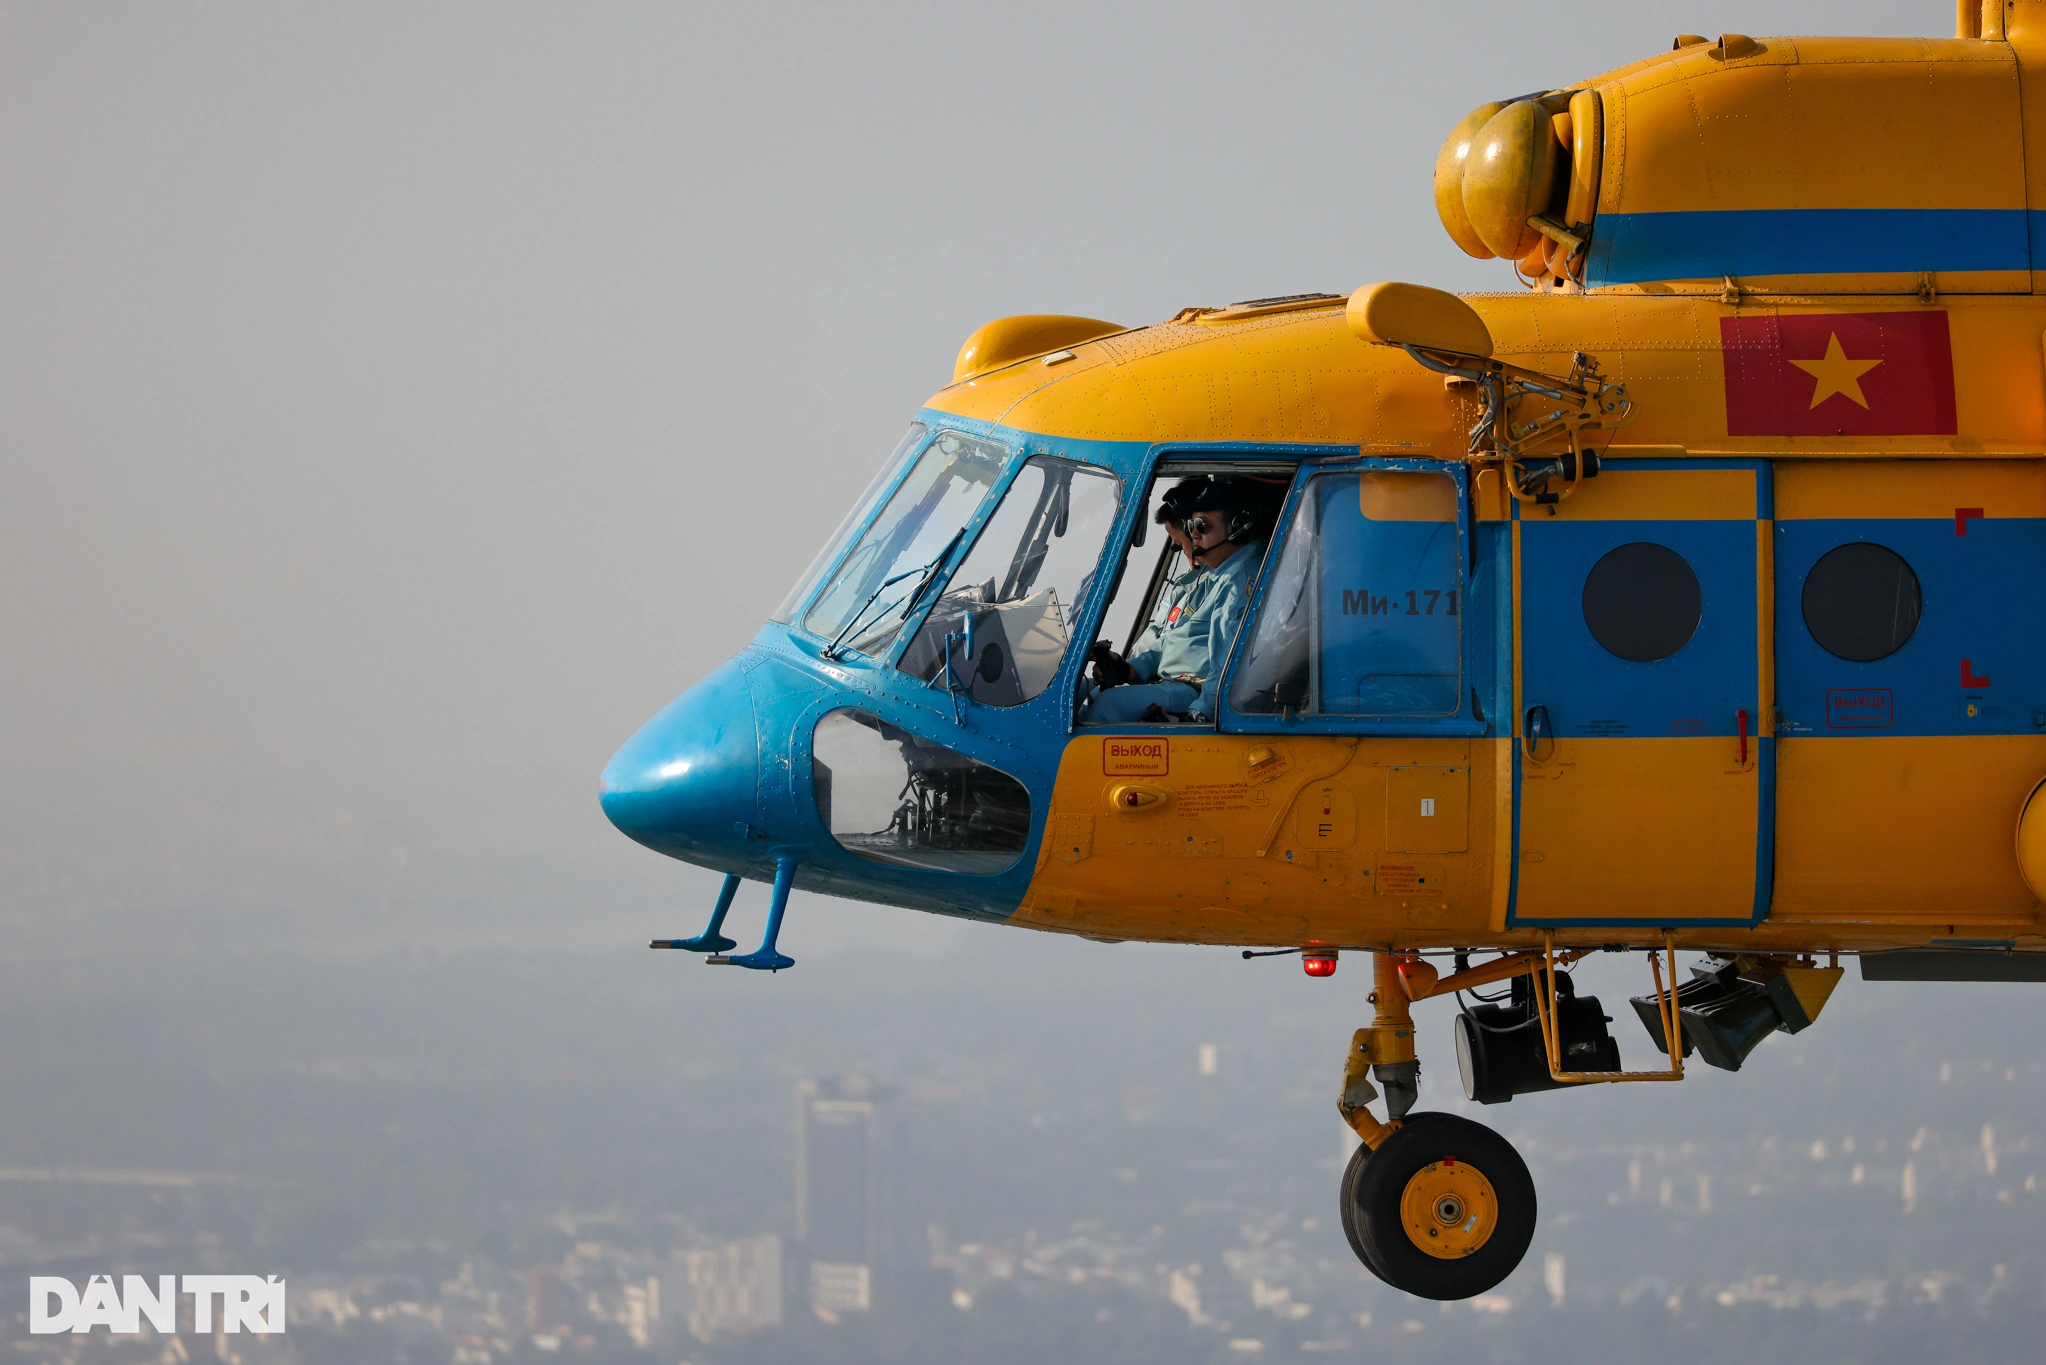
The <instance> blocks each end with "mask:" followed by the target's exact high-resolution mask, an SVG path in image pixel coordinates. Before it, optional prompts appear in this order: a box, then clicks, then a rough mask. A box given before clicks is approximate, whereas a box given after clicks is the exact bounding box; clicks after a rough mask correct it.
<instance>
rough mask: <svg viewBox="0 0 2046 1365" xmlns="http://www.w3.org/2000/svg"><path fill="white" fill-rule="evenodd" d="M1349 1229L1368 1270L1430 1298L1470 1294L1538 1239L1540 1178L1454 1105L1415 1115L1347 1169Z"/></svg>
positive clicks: (1499, 1276) (1508, 1269)
mask: <svg viewBox="0 0 2046 1365" xmlns="http://www.w3.org/2000/svg"><path fill="white" fill-rule="evenodd" d="M1342 1222H1343V1231H1344V1233H1345V1234H1347V1235H1348V1237H1349V1239H1350V1248H1351V1250H1353V1251H1355V1252H1356V1253H1357V1258H1358V1259H1359V1260H1361V1261H1362V1262H1364V1264H1365V1266H1366V1267H1367V1268H1368V1269H1369V1270H1370V1271H1371V1273H1372V1274H1374V1275H1376V1276H1378V1278H1379V1279H1381V1280H1384V1281H1385V1282H1386V1283H1387V1284H1389V1285H1391V1286H1393V1287H1394V1288H1395V1289H1403V1290H1405V1291H1406V1292H1407V1293H1409V1294H1413V1295H1416V1296H1418V1297H1420V1298H1424V1299H1467V1298H1470V1297H1471V1296H1472V1295H1474V1294H1482V1293H1484V1292H1485V1291H1486V1290H1488V1289H1490V1288H1492V1286H1494V1285H1496V1284H1498V1283H1499V1282H1500V1281H1501V1280H1503V1279H1505V1278H1506V1277H1507V1276H1508V1275H1510V1274H1512V1273H1513V1269H1514V1267H1515V1266H1518V1265H1519V1264H1520V1259H1521V1257H1523V1256H1525V1255H1526V1254H1527V1248H1528V1245H1529V1243H1531V1242H1532V1241H1533V1240H1534V1229H1535V1187H1534V1178H1533V1177H1532V1176H1530V1175H1529V1174H1528V1171H1527V1163H1526V1162H1524V1161H1522V1160H1521V1159H1520V1154H1519V1153H1518V1152H1516V1151H1514V1150H1513V1147H1512V1145H1511V1144H1510V1143H1508V1142H1507V1141H1506V1139H1504V1138H1502V1137H1500V1136H1499V1135H1498V1134H1497V1133H1495V1132H1493V1131H1492V1130H1491V1129H1489V1128H1487V1127H1485V1126H1484V1125H1483V1124H1480V1123H1472V1122H1471V1121H1470V1120H1469V1119H1465V1118H1459V1117H1457V1116H1456V1115H1454V1114H1425V1113H1424V1114H1411V1115H1409V1116H1408V1117H1407V1119H1406V1120H1405V1121H1404V1122H1403V1123H1402V1124H1401V1125H1400V1126H1399V1127H1398V1128H1395V1129H1393V1130H1391V1131H1390V1132H1389V1133H1387V1134H1386V1136H1385V1137H1384V1138H1383V1139H1382V1140H1381V1141H1380V1142H1379V1144H1378V1146H1377V1147H1376V1148H1375V1149H1374V1148H1370V1147H1359V1148H1358V1149H1357V1153H1356V1155H1355V1156H1353V1157H1352V1158H1351V1159H1350V1165H1349V1168H1348V1169H1347V1170H1345V1171H1344V1172H1343V1193H1342Z"/></svg>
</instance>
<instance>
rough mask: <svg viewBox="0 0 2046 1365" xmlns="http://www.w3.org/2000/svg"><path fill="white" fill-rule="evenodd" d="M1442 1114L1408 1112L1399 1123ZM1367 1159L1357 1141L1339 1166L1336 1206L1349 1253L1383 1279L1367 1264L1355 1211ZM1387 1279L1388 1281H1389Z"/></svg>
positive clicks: (1381, 1275)
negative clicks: (1347, 1162) (1340, 1188)
mask: <svg viewBox="0 0 2046 1365" xmlns="http://www.w3.org/2000/svg"><path fill="white" fill-rule="evenodd" d="M1443 1117H1446V1116H1445V1115H1442V1114H1438V1113H1434V1112H1433V1111H1428V1112H1424V1113H1419V1114H1409V1115H1407V1117H1406V1118H1405V1120H1404V1121H1403V1122H1404V1123H1407V1124H1413V1123H1427V1122H1430V1121H1431V1120H1434V1119H1439V1118H1443ZM1370 1159H1371V1148H1369V1147H1366V1146H1365V1145H1364V1144H1363V1143H1361V1142H1360V1143H1358V1144H1357V1150H1356V1151H1354V1152H1352V1153H1350V1161H1349V1164H1348V1165H1346V1166H1344V1167H1343V1184H1342V1191H1341V1193H1340V1194H1339V1195H1338V1196H1337V1198H1336V1207H1337V1210H1338V1217H1339V1220H1340V1221H1341V1223H1342V1225H1343V1236H1344V1237H1346V1238H1348V1239H1349V1242H1350V1252H1351V1254H1352V1255H1354V1256H1355V1257H1356V1258H1357V1259H1358V1260H1360V1261H1362V1262H1363V1263H1364V1268H1365V1269H1366V1270H1368V1271H1370V1272H1371V1273H1372V1274H1374V1275H1376V1276H1377V1277H1378V1278H1379V1279H1381V1280H1383V1279H1385V1272H1384V1271H1383V1270H1381V1269H1379V1268H1378V1267H1377V1266H1375V1265H1373V1264H1372V1263H1371V1256H1370V1253H1368V1252H1367V1251H1366V1250H1365V1249H1364V1235H1363V1233H1362V1232H1361V1231H1359V1220H1358V1214H1357V1182H1358V1180H1360V1179H1361V1178H1362V1177H1363V1174H1364V1165H1365V1163H1366V1162H1367V1161H1369V1160H1370ZM1387 1282H1388V1283H1390V1281H1387Z"/></svg>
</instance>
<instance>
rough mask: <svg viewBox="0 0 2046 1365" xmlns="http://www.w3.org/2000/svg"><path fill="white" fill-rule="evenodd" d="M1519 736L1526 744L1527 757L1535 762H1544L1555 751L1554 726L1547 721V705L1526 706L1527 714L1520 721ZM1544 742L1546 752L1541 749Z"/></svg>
mask: <svg viewBox="0 0 2046 1365" xmlns="http://www.w3.org/2000/svg"><path fill="white" fill-rule="evenodd" d="M1521 736H1522V741H1523V743H1524V744H1525V745H1526V746H1527V756H1528V758H1529V759H1531V760H1533V761H1534V762H1536V763H1542V762H1546V761H1547V760H1548V757H1549V755H1550V754H1553V753H1555V752H1556V733H1555V726H1554V725H1552V724H1551V723H1550V721H1549V708H1548V707H1546V706H1539V705H1537V706H1530V707H1528V708H1527V715H1526V717H1525V718H1524V719H1523V721H1522V723H1521ZM1545 743H1546V744H1547V745H1548V750H1547V752H1543V750H1542V745H1543V744H1545Z"/></svg>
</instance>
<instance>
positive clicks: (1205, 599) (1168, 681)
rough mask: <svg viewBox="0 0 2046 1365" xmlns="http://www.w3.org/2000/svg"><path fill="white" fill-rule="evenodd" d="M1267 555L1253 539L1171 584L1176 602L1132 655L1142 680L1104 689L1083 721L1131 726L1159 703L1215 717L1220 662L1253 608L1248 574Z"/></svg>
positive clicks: (1140, 638) (1166, 707)
mask: <svg viewBox="0 0 2046 1365" xmlns="http://www.w3.org/2000/svg"><path fill="white" fill-rule="evenodd" d="M1263 555H1264V546H1263V545H1262V544H1261V543H1260V542H1258V541H1251V542H1249V543H1247V544H1244V545H1239V546H1237V547H1236V553H1234V554H1232V555H1230V556H1229V558H1228V559H1226V560H1224V561H1223V562H1222V564H1221V566H1220V567H1218V568H1213V569H1207V568H1195V569H1192V570H1189V571H1188V572H1187V573H1184V574H1182V575H1180V576H1179V577H1178V578H1175V579H1173V580H1172V583H1171V585H1170V586H1169V587H1168V589H1167V591H1168V593H1171V594H1176V595H1177V600H1176V601H1174V602H1173V604H1172V606H1171V607H1170V609H1169V610H1168V611H1167V612H1166V614H1165V616H1164V618H1163V619H1162V620H1160V619H1158V618H1156V617H1154V618H1153V619H1152V621H1151V624H1150V625H1148V626H1146V627H1145V628H1144V633H1143V634H1142V635H1140V636H1138V637H1137V644H1136V649H1135V650H1134V651H1133V652H1132V653H1131V654H1130V657H1129V664H1130V667H1131V668H1132V669H1134V670H1135V671H1136V675H1137V677H1139V678H1141V679H1144V681H1142V682H1138V683H1132V684H1128V685H1126V686H1122V687H1108V688H1103V689H1102V690H1101V691H1099V692H1097V693H1095V694H1094V697H1093V699H1092V700H1091V701H1090V702H1089V703H1088V705H1087V711H1086V714H1085V715H1084V716H1082V717H1081V719H1082V720H1085V721H1091V722H1093V723H1095V724H1097V725H1098V724H1116V723H1127V722H1129V721H1134V720H1138V719H1140V718H1142V716H1143V714H1144V712H1146V711H1147V710H1149V709H1150V708H1151V706H1152V705H1153V704H1154V703H1155V704H1156V705H1157V706H1159V707H1160V708H1161V709H1163V710H1166V711H1172V712H1191V713H1192V714H1194V715H1197V716H1213V715H1214V714H1215V706H1216V696H1215V690H1216V687H1217V685H1218V682H1219V678H1220V674H1221V671H1222V665H1223V664H1224V663H1225V662H1227V660H1228V657H1229V644H1230V642H1231V641H1232V640H1234V639H1235V638H1236V629H1237V627H1238V626H1240V625H1242V624H1243V614H1244V612H1245V611H1246V610H1247V609H1248V608H1249V605H1250V577H1251V575H1252V574H1254V573H1256V572H1257V566H1258V561H1259V560H1260V559H1261V558H1263Z"/></svg>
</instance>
